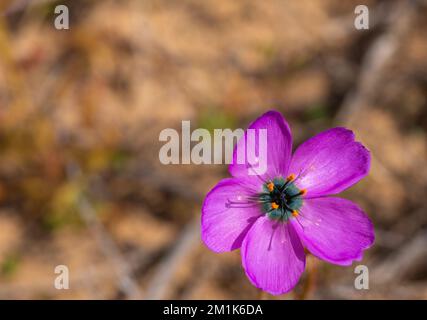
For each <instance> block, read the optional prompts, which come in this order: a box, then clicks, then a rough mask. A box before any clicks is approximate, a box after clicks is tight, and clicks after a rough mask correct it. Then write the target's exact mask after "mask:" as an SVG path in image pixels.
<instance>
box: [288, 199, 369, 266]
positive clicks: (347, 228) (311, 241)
mask: <svg viewBox="0 0 427 320" xmlns="http://www.w3.org/2000/svg"><path fill="white" fill-rule="evenodd" d="M297 219H298V220H297ZM297 219H292V224H293V226H294V227H295V230H296V232H297V233H298V235H299V237H300V239H301V241H302V242H303V244H304V245H305V247H306V248H307V249H308V250H309V251H310V252H311V253H312V254H313V255H315V256H316V257H318V258H320V259H322V260H325V261H328V262H330V263H333V264H338V265H350V264H351V263H352V262H353V261H354V260H357V261H360V260H361V259H362V254H363V250H365V249H367V248H369V247H370V246H371V245H372V244H373V242H374V239H375V235H374V227H373V225H372V222H371V220H370V219H369V218H368V216H367V215H366V214H365V213H364V212H363V211H362V209H360V208H359V207H358V206H357V205H356V204H355V203H353V202H351V201H350V200H346V199H342V198H335V197H327V198H316V199H306V200H304V203H303V206H302V208H301V210H300V213H299V216H298V218H297Z"/></svg>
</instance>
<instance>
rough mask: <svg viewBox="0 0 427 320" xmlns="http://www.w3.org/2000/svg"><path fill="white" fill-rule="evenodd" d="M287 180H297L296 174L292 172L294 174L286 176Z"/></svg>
mask: <svg viewBox="0 0 427 320" xmlns="http://www.w3.org/2000/svg"><path fill="white" fill-rule="evenodd" d="M286 180H288V181H293V180H295V175H294V174H293V173H292V174H290V175H289V176H288V177H287V178H286Z"/></svg>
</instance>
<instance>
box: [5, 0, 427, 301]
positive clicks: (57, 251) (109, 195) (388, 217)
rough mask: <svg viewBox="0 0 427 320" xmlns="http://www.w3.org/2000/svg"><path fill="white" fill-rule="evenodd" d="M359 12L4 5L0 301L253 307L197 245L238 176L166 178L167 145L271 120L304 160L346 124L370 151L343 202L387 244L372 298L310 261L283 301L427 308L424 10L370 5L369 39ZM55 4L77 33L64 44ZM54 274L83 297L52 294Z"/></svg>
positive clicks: (251, 293) (306, 2)
mask: <svg viewBox="0 0 427 320" xmlns="http://www.w3.org/2000/svg"><path fill="white" fill-rule="evenodd" d="M358 2H359V1H345V2H344V1H339V0H327V1H320V0H317V1H314V0H303V1H218V0H205V1H197V0H182V1H174V2H172V1H166V0H160V1H138V0H134V1H133V0H128V1H100V0H99V1H89V0H88V1H84V0H74V1H65V0H64V1H29V2H27V1H2V2H1V11H2V12H5V10H6V9H8V8H9V10H8V11H7V15H3V16H2V17H0V298H3V299H10V298H39V299H63V298H71V299H75V298H84V299H106V298H124V299H133V298H177V299H193V298H199V299H205V298H219V299H227V298H231V299H242V298H249V299H253V298H258V297H259V291H258V290H257V289H255V288H254V287H252V286H251V285H250V284H249V281H248V280H247V279H246V277H245V275H244V272H243V270H242V268H241V265H240V256H239V253H238V252H233V253H226V254H221V255H216V254H214V253H212V252H210V251H209V250H208V249H207V248H206V247H204V246H203V245H202V244H201V241H200V238H199V226H198V223H199V217H200V206H201V203H202V200H203V196H204V194H205V193H206V192H207V191H208V190H209V189H210V188H211V187H212V186H213V185H214V184H215V183H216V182H217V181H218V180H219V179H221V178H223V177H225V176H226V175H227V172H226V166H218V165H217V166H213V165H212V166H206V165H205V166H194V165H182V166H163V165H161V164H160V163H159V160H158V151H159V148H160V146H161V143H160V142H159V140H158V136H159V132H160V131H161V130H162V129H164V128H167V127H171V128H177V129H180V124H181V120H191V121H192V122H191V124H192V126H193V129H194V128H196V127H204V128H208V129H213V128H237V127H243V128H245V127H246V126H247V124H248V123H249V122H250V121H252V120H253V119H254V118H255V117H257V116H259V115H260V114H261V113H263V112H264V111H266V110H268V109H271V108H275V109H278V110H280V111H281V112H282V113H283V114H284V115H285V117H286V118H287V119H288V121H289V122H290V124H291V127H292V130H293V134H294V137H295V143H296V144H299V143H301V142H302V141H303V140H305V139H306V138H308V137H310V136H311V135H313V134H315V133H317V132H320V131H322V130H324V129H326V128H329V127H332V126H337V125H345V126H349V127H350V128H351V129H353V130H354V131H355V132H356V135H357V137H358V139H359V140H361V141H363V143H364V144H365V145H367V146H368V147H369V148H370V150H371V151H372V153H373V156H374V161H373V166H372V171H371V175H370V176H369V177H368V178H367V179H365V180H364V181H362V182H361V183H359V184H358V185H357V186H355V187H353V188H352V189H351V190H350V191H347V192H345V194H344V196H345V197H348V198H350V199H353V200H355V201H357V202H358V203H359V204H361V205H362V207H363V208H365V210H366V211H367V212H368V214H369V215H370V217H371V218H372V219H373V220H374V223H375V226H376V235H377V240H376V244H375V246H374V247H373V248H372V249H370V250H369V251H368V252H367V253H366V254H365V257H364V260H363V262H362V263H363V264H365V265H367V266H368V267H369V271H370V289H369V290H366V291H358V290H355V289H354V286H353V281H354V277H355V276H356V275H355V274H354V268H353V267H349V268H343V267H337V266H332V265H328V264H326V263H323V262H317V263H316V262H315V260H314V259H312V258H310V260H309V265H308V269H309V270H310V272H306V273H305V275H304V277H303V278H302V280H301V281H300V285H299V286H298V287H297V288H296V289H295V290H294V292H293V293H290V294H288V295H284V296H281V297H276V299H277V298H278V299H293V298H320V299H322V298H339V299H355V298H362V299H367V298H375V299H378V298H380V299H389V298H394V299H407V298H417V299H426V298H427V285H426V284H427V246H426V244H427V208H426V202H425V195H426V190H427V170H426V160H427V151H426V130H427V108H426V105H427V102H426V98H427V73H426V70H427V34H426V30H427V21H426V19H425V17H426V16H427V5H426V2H425V1H398V0H395V1H366V4H367V5H368V6H369V8H370V9H371V11H370V13H371V16H370V22H371V29H370V30H369V31H357V30H355V29H354V27H353V19H354V13H353V11H354V8H355V6H356V5H357V4H359V3H358ZM58 4H66V5H67V6H68V7H69V9H70V13H71V21H70V30H67V31H64V30H63V31H58V30H56V29H55V28H54V27H53V20H54V15H53V12H54V7H55V6H56V5H58ZM59 264H64V265H67V266H68V267H69V269H70V277H71V279H70V290H56V289H54V287H53V281H54V278H55V276H56V275H55V274H54V272H53V271H54V267H55V266H56V265H59ZM313 270H317V272H316V273H315V274H314V271H313ZM308 274H310V276H307V275H308ZM264 297H266V298H273V297H268V296H264Z"/></svg>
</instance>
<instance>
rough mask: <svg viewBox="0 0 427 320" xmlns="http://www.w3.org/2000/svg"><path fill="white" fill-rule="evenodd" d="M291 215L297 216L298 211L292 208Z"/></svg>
mask: <svg viewBox="0 0 427 320" xmlns="http://www.w3.org/2000/svg"><path fill="white" fill-rule="evenodd" d="M292 216H293V217H295V218H296V217H298V211H297V210H292Z"/></svg>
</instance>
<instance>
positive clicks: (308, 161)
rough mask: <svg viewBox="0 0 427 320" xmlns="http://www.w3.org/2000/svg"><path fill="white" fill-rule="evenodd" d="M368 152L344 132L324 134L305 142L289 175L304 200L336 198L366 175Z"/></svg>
mask: <svg viewBox="0 0 427 320" xmlns="http://www.w3.org/2000/svg"><path fill="white" fill-rule="evenodd" d="M369 168H370V154H369V151H368V150H367V149H366V148H365V147H364V146H363V145H362V144H361V143H359V142H357V141H355V140H354V133H353V132H352V131H350V130H348V129H345V128H333V129H330V130H327V131H324V132H322V133H320V134H318V135H316V136H314V137H313V138H311V139H309V140H307V141H306V142H304V143H303V144H302V145H301V146H300V147H299V148H298V149H297V150H296V151H295V153H294V155H293V157H292V162H291V165H290V168H289V173H293V174H295V175H296V177H297V180H296V182H295V183H296V185H297V186H298V187H299V188H301V189H307V195H306V197H319V196H324V195H332V194H337V193H339V192H341V191H343V190H345V189H346V188H348V187H350V186H351V185H353V184H355V183H356V182H358V181H359V180H360V179H362V178H363V177H364V176H366V175H367V174H368V172H369Z"/></svg>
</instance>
